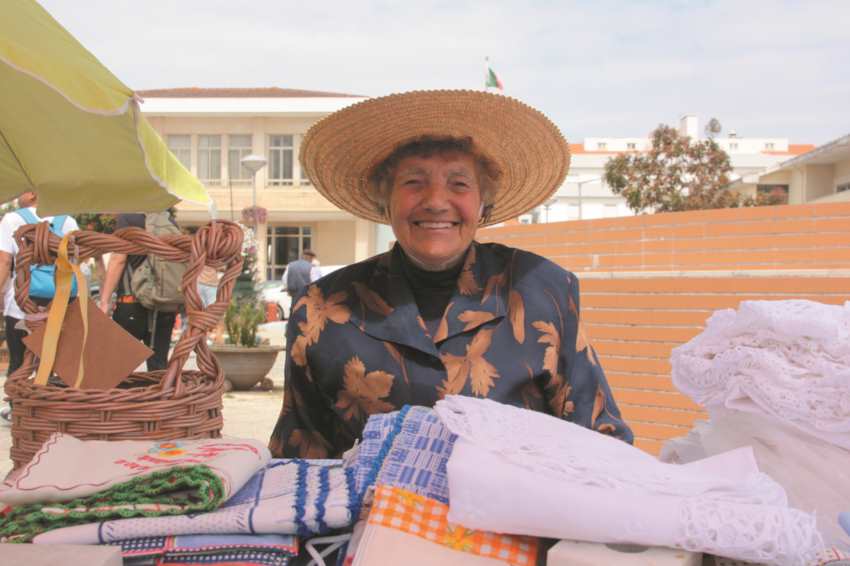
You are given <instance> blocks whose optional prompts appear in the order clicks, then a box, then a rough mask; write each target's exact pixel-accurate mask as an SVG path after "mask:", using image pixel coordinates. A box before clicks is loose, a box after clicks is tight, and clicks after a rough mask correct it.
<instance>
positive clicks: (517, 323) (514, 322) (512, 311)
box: [508, 289, 525, 344]
mask: <svg viewBox="0 0 850 566" xmlns="http://www.w3.org/2000/svg"><path fill="white" fill-rule="evenodd" d="M508 318H509V319H510V321H511V328H512V329H513V331H514V338H515V339H516V341H517V342H519V343H520V344H522V343H523V342H525V303H524V302H523V300H522V295H520V294H519V291H517V290H516V289H511V292H510V294H509V295H508Z"/></svg>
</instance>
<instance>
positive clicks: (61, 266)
mask: <svg viewBox="0 0 850 566" xmlns="http://www.w3.org/2000/svg"><path fill="white" fill-rule="evenodd" d="M72 233H73V232H70V233H68V234H66V235H65V236H64V237H63V238H62V241H61V242H60V243H59V253H58V254H57V256H56V275H55V280H56V293H55V294H54V296H53V302H51V303H50V312H49V313H48V315H47V327H46V329H45V331H44V342H42V344H41V356H40V358H39V364H38V372H37V373H36V374H35V384H36V385H47V379H48V378H49V377H50V372H51V371H53V364H54V363H55V362H56V348H57V346H58V344H59V334H60V333H61V331H62V323H63V322H64V321H65V313H66V311H67V310H68V301H69V300H70V298H71V281H72V279H71V278H72V277H76V278H77V287H78V289H79V293H78V297H79V300H77V304H78V305H79V308H80V315H82V319H83V343H82V344H81V346H80V363H79V365H78V367H77V379H76V381H74V387H75V388H79V387H80V384H81V383H82V382H83V372H84V371H85V365H84V363H83V359H84V353H85V351H86V340H87V339H88V335H89V310H88V308H89V289H88V284H87V283H86V278H85V277H84V276H83V272H82V271H80V266H79V265H78V264H77V263H76V262H72V261H70V260H69V259H68V238H69V237H70V235H71V234H72Z"/></svg>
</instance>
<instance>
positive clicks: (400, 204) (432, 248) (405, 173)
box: [389, 153, 481, 271]
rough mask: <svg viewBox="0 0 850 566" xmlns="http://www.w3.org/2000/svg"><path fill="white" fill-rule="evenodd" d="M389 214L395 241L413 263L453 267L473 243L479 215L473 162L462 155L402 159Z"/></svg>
mask: <svg viewBox="0 0 850 566" xmlns="http://www.w3.org/2000/svg"><path fill="white" fill-rule="evenodd" d="M389 215H390V223H391V224H392V228H393V233H394V234H395V237H396V239H397V240H398V243H399V245H401V247H402V249H403V250H404V252H405V253H406V254H407V255H408V257H410V259H411V260H413V262H414V263H415V264H416V265H418V266H419V267H421V268H423V269H427V270H429V271H440V270H443V269H448V268H449V267H452V266H454V265H455V264H457V263H458V262H459V261H460V260H461V259H462V258H463V256H464V254H465V253H466V250H467V248H469V245H470V244H471V243H472V239H473V238H474V237H475V230H476V229H477V228H478V221H479V219H480V217H481V190H480V187H479V184H478V175H477V173H476V167H475V160H474V159H473V158H472V157H471V156H469V155H466V154H464V153H444V154H437V155H432V156H430V157H406V158H404V159H402V160H401V161H399V163H398V167H397V168H396V172H395V176H394V179H393V186H392V192H391V193H390V203H389Z"/></svg>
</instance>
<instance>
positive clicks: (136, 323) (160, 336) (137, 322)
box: [99, 214, 177, 371]
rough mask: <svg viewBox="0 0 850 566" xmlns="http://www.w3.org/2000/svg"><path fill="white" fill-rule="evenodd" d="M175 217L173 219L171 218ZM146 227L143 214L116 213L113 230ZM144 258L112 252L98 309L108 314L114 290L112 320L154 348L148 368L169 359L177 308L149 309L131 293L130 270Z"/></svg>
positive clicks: (160, 364)
mask: <svg viewBox="0 0 850 566" xmlns="http://www.w3.org/2000/svg"><path fill="white" fill-rule="evenodd" d="M173 221H174V220H173V219H172V222H173ZM131 227H133V228H141V229H143V230H144V229H145V215H144V214H118V215H117V216H116V218H115V230H116V231H118V230H120V229H122V228H131ZM144 261H145V256H143V255H126V254H119V253H113V254H112V255H111V256H110V257H109V265H107V266H106V277H104V281H103V287H101V289H100V301H99V306H100V310H102V311H103V312H104V313H106V314H109V307H110V303H111V300H112V293H113V292H116V294H117V297H116V299H115V309H114V310H113V311H112V320H114V321H115V322H117V323H118V324H119V325H120V326H121V327H122V328H123V329H124V330H126V331H127V332H129V333H130V334H132V335H133V336H134V337H135V338H138V339H139V340H141V341H142V342H144V344H145V345H146V346H148V347H149V348H151V349H153V356H151V357H150V358H148V361H147V368H148V371H156V370H161V369H165V366H166V365H167V363H168V350H169V347H170V346H171V333H172V331H173V330H174V321H175V320H176V318H177V313H176V312H156V313H154V312H153V311H150V310H148V309H146V308H145V307H144V306H142V305H141V304H140V303H139V302H138V301H137V300H136V297H134V296H133V292H132V290H131V289H130V288H129V281H130V280H131V279H132V276H133V270H134V269H137V268H138V267H139V266H141V265H142V263H143V262H144Z"/></svg>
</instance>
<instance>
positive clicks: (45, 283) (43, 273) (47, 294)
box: [15, 208, 77, 299]
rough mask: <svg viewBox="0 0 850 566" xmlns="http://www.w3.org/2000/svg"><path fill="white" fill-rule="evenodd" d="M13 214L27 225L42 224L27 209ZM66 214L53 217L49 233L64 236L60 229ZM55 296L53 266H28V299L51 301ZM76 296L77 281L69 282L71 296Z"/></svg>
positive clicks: (54, 270)
mask: <svg viewBox="0 0 850 566" xmlns="http://www.w3.org/2000/svg"><path fill="white" fill-rule="evenodd" d="M15 212H17V213H18V216H20V217H21V218H23V219H24V222H26V223H27V224H38V223H39V222H43V221H42V220H39V219H38V218H36V216H35V214H33V213H32V211H31V210H30V209H28V208H20V209H18V210H16V211H15ZM67 218H68V215H67V214H60V215H59V216H54V217H53V220H52V221H51V222H50V231H51V232H53V233H54V234H56V235H57V236H59V237H62V236H64V235H65V234H64V232H63V231H62V227H63V226H64V225H65V220H67ZM55 294H56V266H55V265H31V266H30V297H35V298H38V299H52V298H53V295H55ZM76 295H77V281H76V279H72V280H71V296H72V297H75V296H76Z"/></svg>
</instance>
